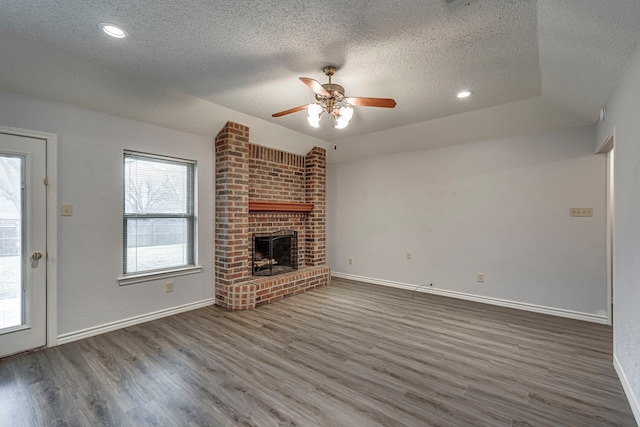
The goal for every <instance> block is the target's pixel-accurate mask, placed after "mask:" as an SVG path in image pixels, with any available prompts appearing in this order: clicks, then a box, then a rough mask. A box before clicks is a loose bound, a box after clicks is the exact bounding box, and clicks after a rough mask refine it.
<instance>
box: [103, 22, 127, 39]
mask: <svg viewBox="0 0 640 427" xmlns="http://www.w3.org/2000/svg"><path fill="white" fill-rule="evenodd" d="M98 27H99V28H100V29H101V30H102V31H103V32H104V33H105V34H106V35H108V36H111V37H115V38H117V39H123V38H125V37H127V32H126V31H125V30H123V29H122V28H120V27H118V26H117V25H115V24H110V23H108V22H101V23H100V24H98Z"/></svg>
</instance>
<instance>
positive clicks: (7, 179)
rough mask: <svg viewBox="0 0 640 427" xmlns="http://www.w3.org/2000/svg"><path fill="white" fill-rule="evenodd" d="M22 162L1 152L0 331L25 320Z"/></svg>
mask: <svg viewBox="0 0 640 427" xmlns="http://www.w3.org/2000/svg"><path fill="white" fill-rule="evenodd" d="M24 163H25V158H24V157H22V156H15V155H6V154H0V332H4V330H7V329H9V328H11V329H13V328H16V327H20V326H23V325H24V324H25V313H24V305H25V304H24V279H25V271H24V270H25V265H26V264H25V262H23V258H22V257H23V255H24V254H23V250H22V249H23V248H24V244H23V241H24V233H23V229H24V226H23V224H24V183H25V176H24V174H25V167H24Z"/></svg>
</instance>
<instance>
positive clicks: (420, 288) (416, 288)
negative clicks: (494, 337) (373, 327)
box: [331, 271, 608, 325]
mask: <svg viewBox="0 0 640 427" xmlns="http://www.w3.org/2000/svg"><path fill="white" fill-rule="evenodd" d="M331 276H332V277H337V278H340V279H348V280H355V281H358V282H364V283H371V284H374V285H382V286H390V287H393V288H400V289H406V290H409V291H413V292H422V293H425V294H434V295H442V296H445V297H451V298H458V299H464V300H468V301H475V302H481V303H484V304H491V305H498V306H500V307H509V308H516V309H519V310H525V311H532V312H535V313H543V314H550V315H553V316H559V317H567V318H569V319H577V320H585V321H587V322H593V323H601V324H603V325H606V324H607V323H608V319H607V316H599V315H597V314H591V313H582V312H579V311H572V310H564V309H561V308H554V307H545V306H542V305H536V304H528V303H524V302H517V301H509V300H505V299H500V298H492V297H484V296H480V295H473V294H467V293H464V292H456V291H448V290H445V289H435V288H432V287H429V286H425V285H413V284H410V283H401V282H393V281H390V280H383V279H373V278H371V277H363V276H356V275H354V274H347V273H340V272H336V271H332V272H331Z"/></svg>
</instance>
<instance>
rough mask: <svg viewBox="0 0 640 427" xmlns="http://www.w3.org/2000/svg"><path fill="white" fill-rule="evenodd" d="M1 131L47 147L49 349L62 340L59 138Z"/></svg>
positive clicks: (50, 135)
mask: <svg viewBox="0 0 640 427" xmlns="http://www.w3.org/2000/svg"><path fill="white" fill-rule="evenodd" d="M0 132H2V133H5V134H9V135H15V136H23V137H30V138H38V139H42V140H44V141H45V142H46V146H47V179H48V180H49V185H47V347H53V346H55V345H56V344H57V341H58V338H57V337H58V282H57V277H58V273H57V271H58V270H57V261H58V253H57V247H58V240H57V238H58V222H57V220H58V216H57V211H58V169H57V164H58V137H57V135H56V134H53V133H48V132H38V131H32V130H27V129H20V128H14V127H6V126H0Z"/></svg>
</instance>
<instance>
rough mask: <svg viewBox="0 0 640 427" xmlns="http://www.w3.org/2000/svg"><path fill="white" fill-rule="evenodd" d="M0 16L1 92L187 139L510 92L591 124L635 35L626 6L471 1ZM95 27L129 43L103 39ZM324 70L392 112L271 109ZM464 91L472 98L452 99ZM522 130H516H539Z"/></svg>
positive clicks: (450, 105)
mask: <svg viewBox="0 0 640 427" xmlns="http://www.w3.org/2000/svg"><path fill="white" fill-rule="evenodd" d="M0 10H1V11H2V12H1V13H0V57H1V58H3V60H2V61H0V88H3V89H7V90H11V91H15V92H21V93H26V94H29V95H35V96H39V97H43V98H49V99H53V100H58V101H63V102H68V103H71V104H75V105H79V106H82V107H86V108H92V109H95V110H99V111H105V112H109V113H115V114H120V115H123V116H127V117H131V118H135V119H139V120H144V121H148V122H154V123H159V124H163V125H165V126H168V127H175V128H180V129H183V130H188V131H192V132H196V133H205V132H209V131H210V129H209V128H208V127H207V126H206V124H205V123H204V121H206V114H209V113H211V112H212V111H214V112H216V113H219V114H227V113H230V112H229V110H228V109H230V110H235V111H233V112H231V113H230V114H229V117H230V118H232V117H234V114H235V115H236V116H238V115H239V117H240V118H242V117H243V114H244V115H248V116H249V117H253V118H257V119H261V120H263V121H266V122H272V123H275V124H277V125H280V126H283V127H285V128H288V129H289V130H290V131H296V132H300V133H303V134H307V135H309V136H311V137H315V138H319V139H320V140H323V141H326V142H327V143H328V142H335V141H358V140H359V139H361V138H368V137H367V135H368V134H372V133H374V132H381V131H388V130H389V129H395V128H400V129H405V130H407V129H409V130H407V132H409V133H408V134H407V136H411V135H412V134H411V131H410V129H418V128H433V126H426V127H425V125H420V126H416V125H417V124H420V123H425V122H431V121H437V120H440V119H443V118H447V117H458V116H459V117H460V118H464V119H465V120H470V118H469V117H470V116H469V114H472V113H473V112H476V111H477V112H479V113H478V114H479V116H478V117H488V116H491V117H493V116H495V114H493V115H492V114H487V113H486V112H485V113H482V111H484V110H486V109H488V108H495V107H498V106H508V105H511V103H515V102H521V101H525V100H529V101H530V107H528V108H523V109H522V110H523V111H529V116H530V121H533V120H538V121H540V120H542V119H541V118H542V117H547V116H548V115H546V114H544V111H542V110H546V111H549V109H552V110H554V111H555V110H556V109H557V111H558V114H556V115H555V116H556V117H566V120H565V121H564V122H562V123H559V120H555V121H554V126H555V127H562V126H575V125H580V124H586V123H593V122H594V121H595V120H596V119H597V117H598V111H599V109H600V108H601V107H602V106H603V105H604V103H605V102H606V101H607V100H608V98H609V97H610V96H611V93H612V90H613V88H614V87H615V85H616V83H617V81H618V78H619V76H620V74H621V71H622V68H623V67H624V65H625V64H626V61H627V59H628V57H629V55H630V53H631V52H632V51H633V49H634V47H635V44H636V42H637V40H638V37H639V36H640V2H638V1H637V0H580V1H575V0H573V1H571V0H538V1H535V0H477V1H474V2H472V3H471V4H470V5H468V6H461V7H458V8H455V9H453V10H451V9H449V7H448V6H447V5H446V3H445V1H444V0H352V1H348V2H337V1H331V0H317V1H309V0H304V1H303V0H278V1H276V0H271V1H264V0H253V1H237V0H236V1H210V0H188V1H187V0H137V1H135V2H132V1H125V0H29V1H25V0H0ZM102 21H107V22H113V23H116V24H119V25H121V26H123V27H124V28H126V29H127V31H128V32H129V37H128V38H127V39H125V40H113V39H108V38H107V37H106V36H104V35H102V34H101V33H100V32H99V31H98V28H97V25H98V23H99V22H102ZM329 64H331V65H336V66H337V67H338V72H337V73H336V75H335V76H334V79H333V81H334V82H335V83H339V84H341V85H343V86H344V87H345V89H346V92H347V95H351V96H367V97H391V98H394V99H395V100H396V101H397V103H398V105H397V107H396V108H395V109H393V110H389V109H379V108H369V107H357V108H356V111H355V114H354V118H353V120H352V122H351V124H350V126H349V127H348V128H347V129H344V130H336V129H334V128H332V127H331V123H330V120H326V119H325V120H323V122H321V128H320V129H313V128H311V127H310V126H309V125H308V124H307V122H306V119H305V113H304V112H301V113H296V114H291V115H289V116H285V117H282V118H272V117H271V114H272V113H275V112H278V111H281V110H285V109H288V108H291V107H295V106H298V105H302V104H306V103H308V102H311V101H312V100H313V93H312V92H311V91H310V90H309V89H308V88H307V87H306V86H304V85H303V84H302V83H301V82H300V81H299V80H298V77H299V76H305V77H311V78H314V79H317V80H319V81H320V82H321V83H324V82H325V81H326V77H325V76H324V75H323V74H322V67H323V66H324V65H329ZM463 88H469V89H471V90H472V91H473V96H472V97H471V98H469V99H467V100H463V101H460V100H457V99H456V98H455V93H456V92H457V91H459V90H460V89H463ZM159 103H163V104H164V105H162V106H160V105H158V104H159ZM134 106H135V107H134ZM534 107H535V108H539V109H542V110H541V111H533V110H532V109H533V108H534ZM181 108H182V109H183V110H184V111H185V113H184V114H176V112H177V111H180V109H181ZM504 108H505V111H508V107H504ZM187 111H188V114H187V113H186V112H187ZM491 111H495V110H491ZM538 113H539V114H538ZM183 115H185V116H189V117H185V118H182V116H183ZM176 116H178V117H181V120H182V123H177V122H176V119H175V117H176ZM216 119H218V118H216ZM223 119H224V120H223V122H224V121H226V119H227V117H224V118H223ZM220 120H222V119H220ZM497 120H498V122H496V123H494V122H487V123H486V124H485V126H487V129H478V131H479V133H480V134H482V135H488V136H489V137H491V136H500V135H504V134H509V133H510V132H512V130H508V131H503V132H502V133H500V132H498V133H494V134H492V133H491V132H488V130H491V129H493V128H495V127H497V128H505V124H504V123H499V118H498V119H497ZM471 121H473V120H471ZM515 121H516V122H518V121H519V120H515ZM556 122H558V123H556ZM258 123H261V122H258ZM434 123H435V122H434ZM437 123H440V124H441V123H450V124H449V125H447V126H450V127H449V128H448V127H445V128H442V129H440V127H441V126H440V125H438V126H436V128H438V129H439V131H438V132H440V133H441V134H443V135H446V134H447V133H448V132H449V131H455V130H456V129H455V128H456V127H460V126H464V122H463V121H456V120H447V121H442V120H440V121H438V122H437ZM409 125H411V126H409ZM535 125H536V123H525V124H524V125H523V124H522V123H521V124H520V126H521V128H522V126H524V128H526V129H531V130H532V131H535V130H536V129H547V128H549V126H550V125H549V123H548V122H547V123H542V122H541V123H539V126H538V127H536V126H535ZM259 126H263V124H259ZM264 126H265V128H268V127H269V126H267V125H266V124H264ZM272 127H273V126H272ZM252 129H253V124H252ZM454 133H455V132H454ZM310 140H313V138H312V139H310ZM412 144H414V145H415V141H414V142H412ZM400 145H402V144H401V143H400V144H399V146H400ZM399 149H400V147H399Z"/></svg>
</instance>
